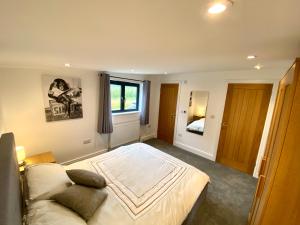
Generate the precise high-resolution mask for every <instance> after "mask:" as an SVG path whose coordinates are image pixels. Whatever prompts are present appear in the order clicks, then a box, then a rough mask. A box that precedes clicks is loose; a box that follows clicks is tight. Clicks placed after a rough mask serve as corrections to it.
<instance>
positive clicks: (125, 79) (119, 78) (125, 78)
mask: <svg viewBox="0 0 300 225" xmlns="http://www.w3.org/2000/svg"><path fill="white" fill-rule="evenodd" d="M110 77H113V78H118V79H123V80H133V81H139V82H143V80H136V79H130V78H124V77H116V76H110Z"/></svg>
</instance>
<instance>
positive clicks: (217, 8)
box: [208, 0, 233, 14]
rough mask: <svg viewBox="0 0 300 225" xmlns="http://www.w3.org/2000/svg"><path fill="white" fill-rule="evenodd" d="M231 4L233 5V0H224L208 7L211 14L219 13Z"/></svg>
mask: <svg viewBox="0 0 300 225" xmlns="http://www.w3.org/2000/svg"><path fill="white" fill-rule="evenodd" d="M229 5H233V1H232V0H223V1H216V2H215V3H214V4H212V5H211V7H209V9H208V13H210V14H219V13H222V12H224V11H225V10H226V9H227V7H228V6H229Z"/></svg>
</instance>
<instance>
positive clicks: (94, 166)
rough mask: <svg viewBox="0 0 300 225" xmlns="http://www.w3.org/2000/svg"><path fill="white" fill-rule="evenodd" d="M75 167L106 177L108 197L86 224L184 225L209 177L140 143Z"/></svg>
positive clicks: (80, 163)
mask: <svg viewBox="0 0 300 225" xmlns="http://www.w3.org/2000/svg"><path fill="white" fill-rule="evenodd" d="M75 168H76V169H86V170H90V171H93V172H96V173H99V174H101V175H103V176H104V177H105V179H106V181H107V187H106V191H107V192H108V197H107V199H106V200H105V202H104V203H103V204H102V205H101V207H99V208H98V210H97V211H96V213H95V215H94V216H93V217H92V219H90V220H89V221H88V225H181V224H182V222H183V221H184V219H185V218H186V216H187V215H188V213H189V212H190V210H191V209H192V207H193V204H194V203H195V201H196V200H197V198H198V196H199V194H200V193H201V192H202V190H203V188H204V187H205V185H206V184H207V182H208V181H209V177H208V176H207V175H206V174H205V173H203V172H201V171H199V170H198V169H196V168H194V167H192V166H190V165H188V164H186V163H184V162H182V161H180V160H178V159H176V158H174V157H172V156H170V155H168V154H165V153H163V152H161V151H159V150H157V149H155V148H153V147H151V146H149V145H145V144H141V143H138V144H132V145H129V146H124V147H120V148H118V149H116V150H113V151H111V152H108V153H105V154H103V155H99V156H97V157H94V158H91V159H88V160H84V161H81V162H78V163H74V164H71V165H69V166H66V169H75ZM52 204H55V203H52ZM48 224H49V225H52V224H51V223H50V221H49V223H47V225H48ZM68 224H69V225H73V224H71V223H68Z"/></svg>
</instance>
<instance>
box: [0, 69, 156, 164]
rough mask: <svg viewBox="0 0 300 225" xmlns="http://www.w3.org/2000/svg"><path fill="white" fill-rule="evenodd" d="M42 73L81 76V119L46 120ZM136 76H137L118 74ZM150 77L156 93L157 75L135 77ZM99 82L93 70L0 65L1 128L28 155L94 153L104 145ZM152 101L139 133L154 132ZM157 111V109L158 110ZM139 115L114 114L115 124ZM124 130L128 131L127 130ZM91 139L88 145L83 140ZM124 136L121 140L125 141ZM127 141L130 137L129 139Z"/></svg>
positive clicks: (65, 157)
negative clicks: (99, 127)
mask: <svg viewBox="0 0 300 225" xmlns="http://www.w3.org/2000/svg"><path fill="white" fill-rule="evenodd" d="M42 74H50V75H62V76H73V77H79V78H81V83H82V90H83V93H82V94H83V95H82V101H83V118H82V119H74V120H64V121H58V122H46V120H45V113H44V102H43V93H42V85H41V76H42ZM120 76H125V77H132V78H136V77H137V75H120ZM138 77H139V78H140V79H142V77H144V78H147V79H148V78H150V80H151V81H152V80H153V85H152V88H151V91H152V92H153V93H154V96H155V92H157V88H159V86H155V82H156V83H159V78H158V77H155V76H153V77H152V76H138ZM98 88H99V81H98V77H97V72H96V71H90V70H81V69H73V68H42V69H32V68H0V96H1V97H0V109H2V110H0V125H1V126H0V128H1V129H2V130H4V131H5V132H13V133H14V134H15V138H16V144H17V145H24V146H25V148H26V153H27V155H28V156H30V155H34V154H37V153H41V152H45V151H52V152H53V153H54V155H55V157H56V159H57V160H58V162H63V161H68V160H71V159H73V158H76V157H80V156H83V155H87V154H91V153H95V152H96V151H99V150H103V149H106V148H107V135H100V134H98V133H97V117H98V95H99V90H98ZM155 100H157V99H152V98H151V103H150V104H151V106H152V108H151V116H150V125H149V126H147V127H143V128H142V129H141V130H142V131H141V135H142V136H148V137H153V136H155V135H156V129H157V117H156V116H153V113H155V107H154V105H155V104H156V103H155ZM157 110H158V109H157ZM132 116H133V117H135V118H136V120H138V118H139V115H138V114H131V115H123V116H118V117H117V118H116V117H114V118H113V121H114V123H118V122H119V123H120V122H124V123H126V122H127V121H130V120H131V119H132ZM130 132H131V131H130V130H127V133H130ZM86 139H91V140H92V142H91V143H90V144H83V140H86ZM125 140H126V139H123V141H125ZM128 141H130V140H128Z"/></svg>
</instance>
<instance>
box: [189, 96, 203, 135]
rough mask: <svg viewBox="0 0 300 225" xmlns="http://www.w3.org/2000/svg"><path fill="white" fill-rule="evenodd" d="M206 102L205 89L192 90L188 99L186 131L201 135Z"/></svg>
mask: <svg viewBox="0 0 300 225" xmlns="http://www.w3.org/2000/svg"><path fill="white" fill-rule="evenodd" d="M207 103H208V92H207V91H192V92H191V93H190V99H189V109H188V121H187V125H186V130H187V131H188V132H191V133H194V134H199V135H203V134H204V127H205V122H206V121H205V118H206V108H207Z"/></svg>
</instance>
